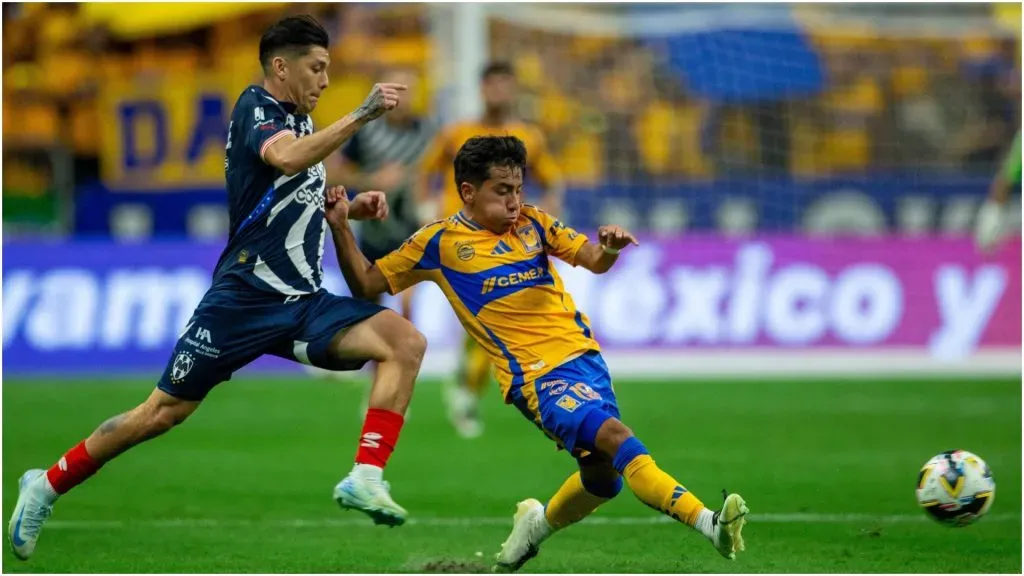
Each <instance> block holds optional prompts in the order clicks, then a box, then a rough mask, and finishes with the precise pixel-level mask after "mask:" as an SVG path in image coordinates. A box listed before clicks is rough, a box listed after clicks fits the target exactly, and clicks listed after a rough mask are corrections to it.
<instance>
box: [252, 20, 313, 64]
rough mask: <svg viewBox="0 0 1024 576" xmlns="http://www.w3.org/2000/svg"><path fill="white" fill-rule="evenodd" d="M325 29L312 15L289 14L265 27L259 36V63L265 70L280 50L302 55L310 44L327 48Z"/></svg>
mask: <svg viewBox="0 0 1024 576" xmlns="http://www.w3.org/2000/svg"><path fill="white" fill-rule="evenodd" d="M328 40H329V39H328V37H327V30H324V27H323V26H321V25H320V23H319V22H317V21H316V20H314V19H313V17H312V16H306V15H302V16H289V17H287V18H282V19H281V20H278V21H277V22H276V23H275V24H274V25H273V26H271V27H270V28H267V31H266V32H264V33H263V36H262V37H261V38H260V64H261V65H262V66H263V69H264V70H266V69H267V67H268V66H270V61H271V60H273V59H274V56H277V55H278V54H280V53H281V52H285V51H289V52H293V53H295V54H297V55H298V56H304V55H306V53H307V52H309V48H310V47H311V46H320V47H322V48H327V45H328Z"/></svg>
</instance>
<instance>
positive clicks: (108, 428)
mask: <svg viewBox="0 0 1024 576" xmlns="http://www.w3.org/2000/svg"><path fill="white" fill-rule="evenodd" d="M124 419H125V415H124V414H118V415H117V416H114V417H113V418H110V419H108V420H107V421H106V422H104V423H103V424H100V429H99V432H100V434H112V433H113V432H114V430H117V427H118V426H120V425H121V423H122V422H124Z"/></svg>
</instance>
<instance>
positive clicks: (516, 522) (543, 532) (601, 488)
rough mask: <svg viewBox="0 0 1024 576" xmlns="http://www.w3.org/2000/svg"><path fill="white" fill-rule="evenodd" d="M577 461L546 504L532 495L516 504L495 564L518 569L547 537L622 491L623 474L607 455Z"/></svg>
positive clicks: (594, 455)
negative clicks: (573, 468)
mask: <svg viewBox="0 0 1024 576" xmlns="http://www.w3.org/2000/svg"><path fill="white" fill-rule="evenodd" d="M577 462H578V463H579V470H578V471H577V472H573V473H572V475H570V476H569V478H567V479H566V480H565V482H564V483H562V486H561V488H559V489H558V491H557V492H555V494H554V496H552V497H551V499H550V500H548V503H547V504H546V505H545V504H541V503H540V501H538V500H535V499H533V498H528V499H526V500H524V501H522V502H520V503H519V504H518V505H517V507H516V513H515V516H514V517H513V520H512V533H511V534H510V535H509V537H508V538H507V539H506V540H505V542H504V543H503V544H502V545H501V552H499V553H498V557H497V558H498V566H500V567H502V568H504V569H507V570H518V569H519V568H520V567H522V565H523V564H525V563H526V562H527V561H528V560H530V559H531V558H533V557H534V556H536V555H537V552H538V551H539V548H540V545H541V543H542V542H544V540H547V538H548V537H549V536H551V535H552V534H554V533H555V532H556V531H558V530H561V529H563V528H566V527H568V526H570V525H572V524H575V523H576V522H579V521H580V520H582V519H584V518H586V517H587V516H589V515H590V514H592V513H593V512H594V511H595V510H597V508H598V507H599V506H601V505H602V504H604V503H605V502H607V501H609V500H611V499H612V498H614V497H615V496H617V495H618V494H619V492H621V491H622V476H620V475H619V473H618V471H617V470H615V468H614V467H613V466H612V462H611V460H609V459H608V458H605V457H604V456H603V455H601V454H597V453H589V454H587V455H585V456H582V457H580V458H578V459H577Z"/></svg>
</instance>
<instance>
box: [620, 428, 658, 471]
mask: <svg viewBox="0 0 1024 576" xmlns="http://www.w3.org/2000/svg"><path fill="white" fill-rule="evenodd" d="M644 454H650V452H648V451H647V447H646V446H644V443H643V442H641V441H640V439H639V438H637V437H636V436H631V437H630V438H629V440H626V441H625V442H623V443H622V445H621V446H619V451H618V452H616V453H615V459H614V460H613V461H612V466H614V467H615V469H616V470H618V471H619V474H623V473H625V471H626V466H628V465H629V463H630V462H632V461H633V459H634V458H636V457H637V456H642V455H644Z"/></svg>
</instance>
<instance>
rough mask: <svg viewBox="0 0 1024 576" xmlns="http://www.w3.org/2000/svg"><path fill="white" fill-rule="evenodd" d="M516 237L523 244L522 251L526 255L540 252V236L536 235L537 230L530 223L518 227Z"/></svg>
mask: <svg viewBox="0 0 1024 576" xmlns="http://www.w3.org/2000/svg"><path fill="white" fill-rule="evenodd" d="M516 235H517V236H519V240H520V241H521V242H522V243H523V249H525V250H526V253H527V254H530V253H533V252H540V248H541V246H540V236H539V235H538V234H537V229H536V228H535V227H534V226H533V224H532V223H531V224H527V225H526V226H520V227H519V228H518V229H517V230H516Z"/></svg>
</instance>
